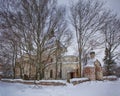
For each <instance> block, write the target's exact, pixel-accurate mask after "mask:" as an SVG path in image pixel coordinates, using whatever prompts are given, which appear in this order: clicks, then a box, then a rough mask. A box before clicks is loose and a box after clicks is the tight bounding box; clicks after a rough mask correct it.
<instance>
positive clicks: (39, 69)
mask: <svg viewBox="0 0 120 96" xmlns="http://www.w3.org/2000/svg"><path fill="white" fill-rule="evenodd" d="M1 4H2V5H1V9H3V10H0V13H1V18H2V19H3V22H2V23H1V29H4V30H6V31H7V33H10V34H11V32H12V33H13V34H11V36H15V37H13V38H12V39H13V41H15V40H16V39H15V38H17V41H15V42H14V45H16V47H15V48H18V49H19V50H17V49H16V50H17V52H16V53H17V55H18V56H22V55H23V54H24V53H27V54H28V55H29V58H30V61H29V63H30V65H31V64H32V63H33V62H32V57H31V56H32V55H35V60H34V61H35V62H34V64H35V66H36V78H37V79H42V78H44V65H45V64H44V62H45V61H47V60H48V59H49V57H50V56H51V54H52V53H53V52H54V50H55V49H54V48H53V46H54V44H55V41H56V40H58V39H59V37H60V38H62V40H59V41H60V42H61V44H63V45H65V44H66V43H65V42H66V41H69V39H68V38H69V37H70V36H69V32H68V30H67V28H66V27H67V25H66V22H65V13H66V11H65V8H64V7H58V6H57V1H56V0H31V1H29V0H18V1H16V0H10V1H9V2H8V1H7V0H1ZM9 30H10V32H9ZM63 35H64V36H63ZM18 37H19V38H20V39H18ZM13 52H15V51H13ZM44 57H45V58H44ZM29 70H31V67H30V69H29ZM30 72H31V71H30ZM29 75H31V73H30V74H29Z"/></svg>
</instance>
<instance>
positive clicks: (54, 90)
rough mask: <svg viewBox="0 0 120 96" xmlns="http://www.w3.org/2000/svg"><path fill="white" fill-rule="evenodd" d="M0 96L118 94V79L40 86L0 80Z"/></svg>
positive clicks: (102, 95) (103, 95)
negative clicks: (35, 86) (34, 86)
mask: <svg viewBox="0 0 120 96" xmlns="http://www.w3.org/2000/svg"><path fill="white" fill-rule="evenodd" d="M0 96H120V80H119V81H111V82H110V81H104V82H102V81H97V82H95V81H94V82H86V83H81V84H79V85H76V86H73V85H68V86H58V87H54V86H51V87H50V86H46V87H45V86H42V88H33V85H24V84H19V83H4V82H0Z"/></svg>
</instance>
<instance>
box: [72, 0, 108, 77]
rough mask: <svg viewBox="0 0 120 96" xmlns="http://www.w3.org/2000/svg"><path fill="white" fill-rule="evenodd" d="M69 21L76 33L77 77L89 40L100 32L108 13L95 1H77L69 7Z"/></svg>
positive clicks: (101, 4)
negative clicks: (77, 53)
mask: <svg viewBox="0 0 120 96" xmlns="http://www.w3.org/2000/svg"><path fill="white" fill-rule="evenodd" d="M70 12H71V16H70V20H71V24H72V26H73V28H74V31H75V33H76V39H77V45H78V52H79V75H80V76H79V77H81V67H82V65H81V63H82V57H83V52H84V49H85V48H86V47H87V46H86V44H87V43H88V41H89V39H90V38H92V36H93V35H94V34H95V33H96V32H98V31H99V30H101V27H102V26H104V21H105V20H106V17H107V16H108V13H107V12H105V11H103V3H101V2H99V1H95V0H79V1H78V2H77V3H75V4H71V7H70Z"/></svg>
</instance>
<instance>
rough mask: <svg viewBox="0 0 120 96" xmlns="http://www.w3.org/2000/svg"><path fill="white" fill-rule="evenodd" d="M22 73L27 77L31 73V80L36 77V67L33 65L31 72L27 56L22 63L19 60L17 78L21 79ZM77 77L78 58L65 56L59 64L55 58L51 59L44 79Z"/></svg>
mask: <svg viewBox="0 0 120 96" xmlns="http://www.w3.org/2000/svg"><path fill="white" fill-rule="evenodd" d="M33 58H34V57H33ZM56 66H57V67H56ZM56 68H57V69H56ZM30 71H31V72H30ZM22 72H23V74H25V75H27V76H29V74H30V73H31V74H30V75H31V79H33V78H34V77H35V75H36V66H35V64H32V65H31V70H30V64H29V57H28V56H27V55H25V56H24V58H23V59H22V61H21V59H20V58H19V59H18V60H17V63H16V67H15V75H16V76H15V77H16V78H21V73H22ZM76 77H78V57H76V56H64V57H62V58H61V60H59V61H58V62H56V59H55V58H51V59H50V60H48V62H47V63H46V64H45V70H44V79H56V78H57V79H67V78H76Z"/></svg>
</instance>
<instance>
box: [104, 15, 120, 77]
mask: <svg viewBox="0 0 120 96" xmlns="http://www.w3.org/2000/svg"><path fill="white" fill-rule="evenodd" d="M102 32H103V34H104V40H105V58H104V63H105V69H106V72H107V73H106V75H111V74H113V69H114V68H115V65H116V62H115V60H116V59H117V58H118V56H119V52H118V51H117V50H118V48H119V46H120V20H119V19H117V15H113V14H111V18H109V20H108V22H107V23H106V25H105V26H104V27H103V30H102Z"/></svg>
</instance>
